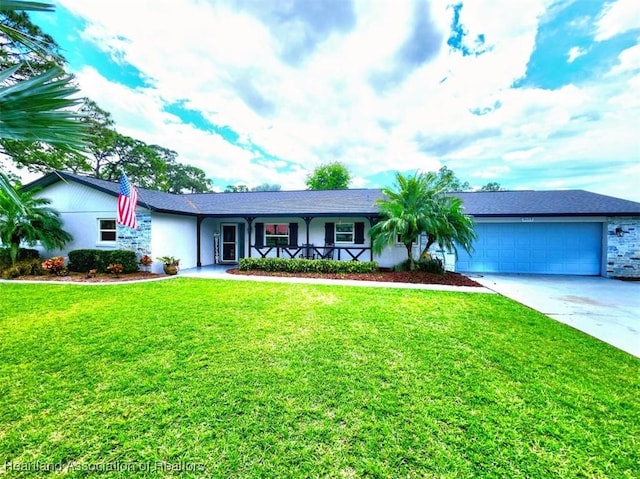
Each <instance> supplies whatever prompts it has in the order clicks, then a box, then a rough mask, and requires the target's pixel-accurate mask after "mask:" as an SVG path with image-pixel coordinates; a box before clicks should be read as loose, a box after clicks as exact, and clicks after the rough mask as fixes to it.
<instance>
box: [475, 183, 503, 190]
mask: <svg viewBox="0 0 640 479" xmlns="http://www.w3.org/2000/svg"><path fill="white" fill-rule="evenodd" d="M480 191H504V188H503V187H502V186H501V185H500V183H498V182H497V181H490V182H489V183H487V184H486V185H484V186H483V187H482V188H480Z"/></svg>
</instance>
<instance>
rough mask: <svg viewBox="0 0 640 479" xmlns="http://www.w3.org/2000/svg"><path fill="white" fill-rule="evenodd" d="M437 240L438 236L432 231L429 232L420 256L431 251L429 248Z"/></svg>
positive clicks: (422, 256)
mask: <svg viewBox="0 0 640 479" xmlns="http://www.w3.org/2000/svg"><path fill="white" fill-rule="evenodd" d="M435 242H436V237H435V236H434V235H432V234H431V233H427V245H426V246H425V247H424V249H423V250H422V253H420V258H424V257H425V256H426V255H427V254H428V253H429V248H431V246H432V245H433V243H435Z"/></svg>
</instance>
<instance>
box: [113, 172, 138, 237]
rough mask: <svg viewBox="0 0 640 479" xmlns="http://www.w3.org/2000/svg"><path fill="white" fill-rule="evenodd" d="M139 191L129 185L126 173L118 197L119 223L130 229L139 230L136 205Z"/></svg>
mask: <svg viewBox="0 0 640 479" xmlns="http://www.w3.org/2000/svg"><path fill="white" fill-rule="evenodd" d="M137 204H138V190H136V187H135V186H133V185H132V184H131V183H129V180H128V179H127V177H126V176H125V174H124V173H122V175H121V176H120V194H119V195H118V223H120V224H121V225H124V226H128V227H129V228H134V229H135V228H137V227H138V220H137V219H136V205H137Z"/></svg>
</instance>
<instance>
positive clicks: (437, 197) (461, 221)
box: [369, 172, 475, 270]
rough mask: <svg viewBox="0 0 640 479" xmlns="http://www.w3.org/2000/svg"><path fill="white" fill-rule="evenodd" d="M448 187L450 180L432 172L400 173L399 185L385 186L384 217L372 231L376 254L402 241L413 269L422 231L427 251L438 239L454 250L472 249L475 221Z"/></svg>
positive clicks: (370, 233)
mask: <svg viewBox="0 0 640 479" xmlns="http://www.w3.org/2000/svg"><path fill="white" fill-rule="evenodd" d="M446 187H447V183H446V182H444V181H442V180H439V179H438V176H437V175H436V174H435V173H432V172H429V173H416V174H414V175H413V176H403V175H402V174H400V173H397V174H396V183H395V188H394V189H390V188H385V189H384V190H383V193H384V194H385V198H384V199H381V200H379V201H378V206H379V208H380V216H381V218H382V219H381V220H380V221H379V222H378V223H376V224H375V225H374V226H373V227H372V228H371V230H370V231H369V235H370V236H371V238H372V240H373V241H372V247H373V251H374V253H377V254H380V253H382V251H383V250H384V248H385V247H386V246H388V245H392V244H394V243H396V242H397V241H400V242H401V243H403V244H404V246H405V248H406V249H407V259H408V261H409V269H410V270H413V269H414V267H415V261H414V258H413V245H414V243H415V242H416V241H417V239H418V238H419V236H420V235H421V234H422V233H426V235H427V238H428V240H427V247H426V248H425V250H424V252H423V253H426V251H427V250H428V249H429V247H430V246H431V245H432V244H433V243H435V242H437V243H438V244H439V245H440V246H441V247H445V248H447V249H450V250H454V251H455V249H456V244H458V245H460V246H462V247H463V248H464V249H465V250H467V251H470V249H471V245H472V242H473V240H474V239H475V233H474V231H473V221H472V220H471V218H470V217H469V216H467V215H465V214H464V213H463V209H462V201H461V200H460V199H459V198H456V197H452V196H447V195H446V189H447V188H446Z"/></svg>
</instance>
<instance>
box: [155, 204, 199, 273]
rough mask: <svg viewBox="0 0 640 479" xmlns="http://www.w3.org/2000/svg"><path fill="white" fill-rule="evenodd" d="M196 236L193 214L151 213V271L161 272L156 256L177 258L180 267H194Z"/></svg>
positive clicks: (160, 265)
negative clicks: (152, 261)
mask: <svg viewBox="0 0 640 479" xmlns="http://www.w3.org/2000/svg"><path fill="white" fill-rule="evenodd" d="M196 238H197V235H196V218H195V217H194V216H179V215H169V214H163V213H153V215H152V220H151V251H152V254H153V260H154V263H153V265H152V271H153V272H154V273H162V263H160V262H159V261H157V260H156V258H157V257H158V256H174V257H176V258H179V259H180V269H186V268H195V267H196V256H197V248H196V245H197V241H196ZM203 264H206V263H203Z"/></svg>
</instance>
